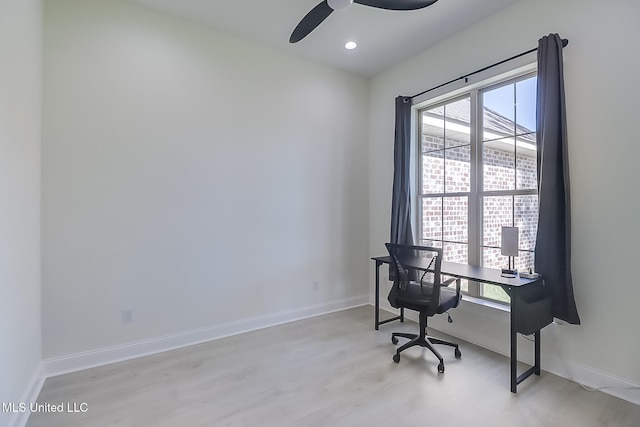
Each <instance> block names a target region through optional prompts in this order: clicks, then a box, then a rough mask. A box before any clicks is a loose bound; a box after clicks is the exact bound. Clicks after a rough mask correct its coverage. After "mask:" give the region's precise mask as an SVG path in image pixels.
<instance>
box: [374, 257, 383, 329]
mask: <svg viewBox="0 0 640 427" xmlns="http://www.w3.org/2000/svg"><path fill="white" fill-rule="evenodd" d="M381 265H382V262H380V261H376V316H375V317H376V324H375V328H376V331H377V330H378V329H379V327H380V266H381Z"/></svg>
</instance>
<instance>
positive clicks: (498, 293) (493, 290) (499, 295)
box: [481, 283, 510, 302]
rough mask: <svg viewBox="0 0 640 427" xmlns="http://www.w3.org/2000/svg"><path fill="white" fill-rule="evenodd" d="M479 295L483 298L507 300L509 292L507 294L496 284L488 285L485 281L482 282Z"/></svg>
mask: <svg viewBox="0 0 640 427" xmlns="http://www.w3.org/2000/svg"><path fill="white" fill-rule="evenodd" d="M481 295H482V296H483V297H485V298H489V299H493V300H496V301H502V302H509V300H510V298H509V294H507V293H506V292H505V291H504V290H503V289H502V288H501V287H500V286H498V285H489V284H487V283H484V284H482V293H481Z"/></svg>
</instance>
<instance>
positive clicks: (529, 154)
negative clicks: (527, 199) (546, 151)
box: [516, 133, 538, 190]
mask: <svg viewBox="0 0 640 427" xmlns="http://www.w3.org/2000/svg"><path fill="white" fill-rule="evenodd" d="M516 143H517V147H516V150H517V151H516V154H517V158H516V169H517V170H516V184H517V188H518V190H523V189H526V190H535V189H536V188H538V181H537V176H538V173H537V170H536V134H535V133H530V134H526V135H521V136H519V137H518V138H517V141H516Z"/></svg>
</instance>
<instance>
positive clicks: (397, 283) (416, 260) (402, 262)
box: [385, 243, 442, 311]
mask: <svg viewBox="0 0 640 427" xmlns="http://www.w3.org/2000/svg"><path fill="white" fill-rule="evenodd" d="M385 246H386V247H387V251H388V252H389V256H390V257H391V261H392V262H391V268H392V269H393V270H394V272H395V279H394V283H393V287H392V290H391V292H390V294H389V302H390V303H391V305H392V306H393V307H396V308H397V305H396V304H395V301H394V299H395V295H396V294H395V293H394V292H397V293H402V292H403V291H405V290H406V289H407V287H408V286H409V282H410V281H412V280H413V279H414V278H416V279H417V280H416V281H419V282H420V285H421V286H426V287H429V288H430V290H431V295H432V298H431V301H430V304H429V305H430V307H431V308H430V310H429V311H431V310H435V309H437V307H438V305H439V304H440V284H441V281H440V277H441V274H440V271H441V270H440V269H441V266H442V248H435V247H430V246H413V245H401V244H397V243H386V244H385ZM415 265H421V266H422V267H423V268H422V269H420V270H415V269H412V268H411V266H415ZM416 273H417V274H416Z"/></svg>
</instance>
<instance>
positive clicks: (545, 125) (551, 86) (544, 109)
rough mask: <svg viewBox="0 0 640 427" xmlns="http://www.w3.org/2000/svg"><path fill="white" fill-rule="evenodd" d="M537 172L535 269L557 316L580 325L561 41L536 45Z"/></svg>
mask: <svg viewBox="0 0 640 427" xmlns="http://www.w3.org/2000/svg"><path fill="white" fill-rule="evenodd" d="M537 97H538V98H537V128H536V134H537V148H538V153H537V168H538V193H539V203H540V210H539V212H540V213H539V218H538V235H537V238H536V248H535V252H536V258H535V268H536V271H537V272H538V273H540V274H541V275H542V277H544V280H545V284H546V285H547V286H548V288H549V290H550V292H551V294H552V297H553V315H554V316H555V317H556V318H558V319H562V320H564V321H566V322H569V323H573V324H580V317H579V316H578V310H577V308H576V303H575V299H574V295H573V279H572V277H571V203H570V201H571V200H570V195H569V156H568V151H567V123H566V111H565V99H564V78H563V67H562V39H561V38H560V36H559V35H558V34H550V35H549V36H545V37H543V38H541V39H540V40H539V41H538V94H537Z"/></svg>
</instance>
